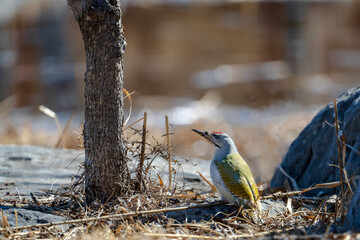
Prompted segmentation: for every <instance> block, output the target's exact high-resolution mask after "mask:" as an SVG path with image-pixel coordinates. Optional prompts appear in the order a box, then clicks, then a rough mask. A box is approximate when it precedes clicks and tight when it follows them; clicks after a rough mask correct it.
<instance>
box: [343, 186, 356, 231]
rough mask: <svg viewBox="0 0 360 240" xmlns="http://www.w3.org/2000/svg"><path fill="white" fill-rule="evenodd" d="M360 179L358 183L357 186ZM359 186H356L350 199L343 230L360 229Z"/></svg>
mask: <svg viewBox="0 0 360 240" xmlns="http://www.w3.org/2000/svg"><path fill="white" fill-rule="evenodd" d="M359 184H360V181H359V183H358V186H359ZM359 206H360V187H358V188H357V189H356V191H355V193H354V196H353V198H352V200H351V203H350V206H349V210H348V212H347V214H346V220H345V224H344V230H345V231H348V230H354V231H357V232H359V231H360V207H359Z"/></svg>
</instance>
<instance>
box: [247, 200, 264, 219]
mask: <svg viewBox="0 0 360 240" xmlns="http://www.w3.org/2000/svg"><path fill="white" fill-rule="evenodd" d="M251 205H252V206H251V208H250V209H249V215H250V219H251V220H252V221H253V222H254V223H255V224H262V223H263V220H262V216H261V203H260V200H257V201H256V202H253V203H252V204H251Z"/></svg>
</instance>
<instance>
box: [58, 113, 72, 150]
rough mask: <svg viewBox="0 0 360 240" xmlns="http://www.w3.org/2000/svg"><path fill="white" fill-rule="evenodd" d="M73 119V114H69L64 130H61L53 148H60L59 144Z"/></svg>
mask: <svg viewBox="0 0 360 240" xmlns="http://www.w3.org/2000/svg"><path fill="white" fill-rule="evenodd" d="M74 117H75V114H71V116H70V118H69V120H68V121H67V122H66V125H65V128H64V129H63V130H62V132H61V134H60V136H59V139H58V141H57V143H56V144H55V148H58V147H60V145H61V143H62V142H63V139H64V138H65V136H66V133H67V131H68V130H69V128H70V124H71V122H72V120H73V118H74Z"/></svg>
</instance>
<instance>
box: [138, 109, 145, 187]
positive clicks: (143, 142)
mask: <svg viewBox="0 0 360 240" xmlns="http://www.w3.org/2000/svg"><path fill="white" fill-rule="evenodd" d="M146 122H147V113H146V112H144V121H143V129H142V141H141V151H140V162H139V166H138V169H137V183H136V186H135V189H137V190H140V189H141V185H144V186H145V184H143V180H142V176H143V167H144V160H145V148H146Z"/></svg>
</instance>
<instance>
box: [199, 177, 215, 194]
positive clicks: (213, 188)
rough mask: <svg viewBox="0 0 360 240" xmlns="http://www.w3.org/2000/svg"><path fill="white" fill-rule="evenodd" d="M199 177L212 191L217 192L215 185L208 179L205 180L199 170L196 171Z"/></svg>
mask: <svg viewBox="0 0 360 240" xmlns="http://www.w3.org/2000/svg"><path fill="white" fill-rule="evenodd" d="M197 173H198V174H199V175H200V177H201V178H202V179H203V180H204V181H205V182H206V183H207V184H208V185H209V186H210V187H211V189H212V190H213V191H214V192H217V190H216V187H215V186H214V185H213V184H212V183H211V182H209V180H207V179H206V178H205V177H204V176H203V175H202V174H201V173H200V172H197Z"/></svg>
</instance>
